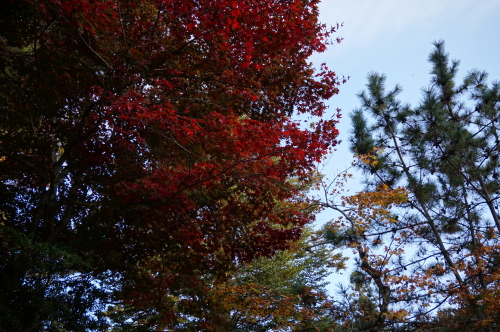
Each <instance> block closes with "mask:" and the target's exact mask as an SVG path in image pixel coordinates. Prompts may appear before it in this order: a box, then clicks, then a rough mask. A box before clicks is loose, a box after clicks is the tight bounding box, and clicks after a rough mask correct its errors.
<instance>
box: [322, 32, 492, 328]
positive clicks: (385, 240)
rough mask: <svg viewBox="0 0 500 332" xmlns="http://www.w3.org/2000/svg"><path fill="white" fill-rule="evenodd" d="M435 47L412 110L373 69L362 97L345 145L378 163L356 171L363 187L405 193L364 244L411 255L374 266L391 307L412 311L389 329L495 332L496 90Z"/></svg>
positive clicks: (440, 45) (371, 227) (362, 165)
mask: <svg viewBox="0 0 500 332" xmlns="http://www.w3.org/2000/svg"><path fill="white" fill-rule="evenodd" d="M434 47H435V48H434V50H433V51H432V52H431V54H430V56H429V62H430V63H431V64H432V70H431V82H430V84H429V86H428V87H427V88H424V89H423V90H422V93H423V95H422V99H421V101H420V103H419V104H418V105H417V106H416V107H410V106H409V105H405V104H402V103H401V102H400V101H399V100H398V99H397V95H398V93H399V92H400V91H401V87H400V86H399V85H397V86H396V87H395V88H394V89H393V90H390V91H386V89H385V80H386V77H385V76H384V75H381V74H378V73H375V72H372V73H370V74H369V75H368V84H367V89H368V91H367V92H362V93H360V94H359V98H360V101H361V107H360V108H358V109H356V110H354V112H353V113H352V115H351V119H352V122H353V130H352V134H353V135H352V137H351V139H350V142H351V149H352V151H353V152H355V153H356V154H358V155H362V156H365V157H364V158H367V157H366V156H376V158H377V162H375V163H373V162H364V163H359V165H358V166H359V167H360V168H362V169H363V170H364V172H365V173H364V174H365V180H366V183H367V185H368V190H370V191H373V190H375V191H380V186H381V185H383V186H385V187H386V188H389V189H396V188H397V187H398V186H402V187H405V188H406V189H407V190H408V191H409V193H410V195H409V201H408V203H406V204H403V206H402V207H403V208H402V210H401V211H400V212H399V213H396V215H395V217H394V218H393V220H392V222H385V224H383V227H382V228H380V226H377V227H379V228H378V229H377V231H376V232H375V229H374V227H375V226H376V225H377V223H378V221H377V220H374V219H372V220H371V224H370V225H369V226H367V227H366V228H364V229H363V230H362V231H360V232H361V233H362V236H363V237H362V239H364V240H363V241H364V243H371V244H382V245H385V246H386V252H387V248H388V247H389V248H391V246H392V243H393V242H391V241H400V243H402V244H403V245H404V246H405V249H406V251H407V254H405V255H403V254H398V255H396V256H397V259H396V258H394V259H392V260H388V261H387V262H386V263H384V264H385V268H384V269H382V268H380V269H379V271H380V272H381V273H382V279H383V280H385V284H384V285H388V286H389V287H390V291H391V292H390V294H391V295H390V303H389V306H390V307H392V308H402V307H404V308H405V310H407V312H408V315H405V316H404V317H402V318H401V320H400V321H399V324H400V325H394V326H399V328H403V327H404V328H405V329H410V330H412V329H413V330H416V329H419V328H422V327H423V326H427V327H428V328H431V327H432V326H436V327H437V326H440V327H441V328H445V326H446V328H448V329H450V328H451V329H455V328H458V327H459V329H460V330H462V329H464V328H474V329H475V330H477V331H496V330H497V329H498V324H500V316H499V314H498V313H499V312H500V304H499V302H498V296H499V295H500V287H499V281H500V273H499V272H500V269H499V267H500V254H499V249H500V243H499V241H498V234H499V232H500V219H499V215H498V200H499V198H500V183H499V182H498V176H499V174H500V164H499V153H500V137H499V135H500V126H499V119H500V112H499V107H500V104H499V102H500V83H499V82H494V83H492V84H491V85H488V82H487V77H488V75H487V73H486V72H483V71H479V70H472V71H470V72H469V73H468V74H467V76H466V77H465V79H464V80H463V82H462V83H458V80H457V78H456V76H457V71H458V66H459V61H456V60H452V61H450V59H449V56H448V53H446V52H445V48H444V42H443V41H438V42H435V43H434ZM375 151H376V152H375ZM375 188H379V189H377V190H376V189H375ZM388 220H389V219H388ZM384 230H385V231H384ZM330 236H331V235H330ZM375 239H377V241H375ZM363 241H362V242H363ZM361 266H362V265H361ZM361 271H362V273H364V274H365V275H368V273H367V271H366V269H361ZM368 279H370V276H368ZM402 284H404V285H405V286H404V288H401V285H402ZM377 287H378V288H379V289H378V290H379V294H382V293H381V292H382V289H380V287H379V284H377ZM450 317H451V318H450ZM393 323H398V321H397V320H396V321H393ZM378 329H379V330H380V326H379V328H378Z"/></svg>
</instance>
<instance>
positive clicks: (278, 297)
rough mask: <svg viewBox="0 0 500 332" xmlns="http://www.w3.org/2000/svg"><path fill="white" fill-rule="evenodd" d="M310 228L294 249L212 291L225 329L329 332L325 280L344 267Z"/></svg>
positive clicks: (259, 260)
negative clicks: (332, 272)
mask: <svg viewBox="0 0 500 332" xmlns="http://www.w3.org/2000/svg"><path fill="white" fill-rule="evenodd" d="M327 245H328V244H327V243H326V242H325V241H324V240H323V239H322V238H321V237H319V236H318V234H316V233H311V230H310V229H306V231H305V232H304V233H303V234H302V237H301V239H300V240H299V241H298V242H296V243H294V244H293V245H292V246H291V247H290V248H289V249H287V250H283V251H279V252H278V253H277V254H276V255H275V256H273V257H272V258H268V257H259V258H257V259H255V260H253V261H252V262H251V263H249V264H247V265H245V266H242V267H241V268H240V269H239V270H238V271H237V272H236V273H235V274H234V275H233V277H232V278H231V279H229V280H227V281H226V282H224V283H221V284H217V285H214V287H213V288H212V289H211V290H210V293H211V294H212V299H213V302H212V303H213V305H212V307H211V310H212V314H213V315H219V317H220V319H221V321H222V324H221V327H220V328H219V330H223V331H308V330H314V331H320V330H321V331H327V329H328V328H329V327H331V326H334V325H335V324H334V322H332V321H330V320H329V319H328V318H329V315H328V312H329V310H330V308H331V307H332V299H331V298H330V297H329V296H328V295H327V291H326V289H325V286H326V285H327V282H325V280H324V279H325V277H326V276H328V275H329V274H330V273H331V271H332V270H333V269H334V268H335V269H336V270H339V269H341V268H343V267H344V266H343V259H342V258H341V257H340V255H338V254H337V255H333V254H332V253H331V251H330V250H329V248H327Z"/></svg>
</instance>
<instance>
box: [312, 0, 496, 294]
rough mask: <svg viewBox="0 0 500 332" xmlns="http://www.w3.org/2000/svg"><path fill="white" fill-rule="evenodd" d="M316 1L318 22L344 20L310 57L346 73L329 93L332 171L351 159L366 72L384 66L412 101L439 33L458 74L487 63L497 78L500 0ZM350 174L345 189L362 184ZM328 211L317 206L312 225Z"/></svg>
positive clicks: (334, 278)
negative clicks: (353, 115) (334, 138)
mask: <svg viewBox="0 0 500 332" xmlns="http://www.w3.org/2000/svg"><path fill="white" fill-rule="evenodd" d="M319 9H320V20H321V22H322V23H325V24H327V25H332V26H336V25H337V23H339V24H342V23H343V26H342V27H341V28H340V29H339V30H338V31H337V34H336V35H335V36H333V37H334V39H335V38H336V37H337V36H338V37H342V38H343V41H342V42H341V43H340V44H336V43H335V44H333V45H331V46H330V47H329V49H328V50H327V51H326V52H324V53H321V54H316V55H314V56H313V57H312V59H311V60H312V61H313V63H314V64H318V65H319V64H320V63H322V62H325V63H326V64H327V66H328V67H329V68H330V69H331V70H333V71H335V72H336V73H337V75H339V76H340V77H342V76H345V77H347V76H350V79H349V80H348V82H347V83H346V84H344V85H342V86H340V92H339V94H338V95H336V96H334V97H332V98H331V99H330V100H329V101H328V105H329V107H330V110H331V115H333V114H334V110H335V109H337V108H340V109H341V110H342V115H343V118H342V119H341V121H340V123H339V125H338V129H339V131H340V139H341V140H342V141H343V142H342V143H341V144H340V145H338V146H337V151H335V152H334V154H333V155H332V156H331V158H330V160H329V162H328V164H327V165H326V167H325V169H324V173H325V174H326V175H327V176H328V177H330V178H331V177H333V176H334V175H335V174H336V173H338V172H339V171H342V170H344V169H345V168H347V167H348V166H349V165H350V163H351V161H352V154H351V153H350V152H349V148H348V137H349V131H350V120H349V113H350V112H351V111H352V110H353V109H354V108H356V107H359V101H358V98H357V97H356V94H357V93H359V92H361V91H362V90H364V89H365V84H366V82H367V80H366V76H367V74H368V73H369V72H371V71H376V72H379V73H384V74H385V75H386V76H387V81H386V89H392V88H393V87H394V86H395V85H396V84H400V85H402V87H403V91H402V92H401V94H400V95H399V96H400V100H401V101H403V102H404V103H410V105H412V106H415V105H416V104H417V103H418V101H419V100H420V97H421V88H422V87H425V86H427V85H428V84H429V81H430V75H429V71H430V69H431V67H430V64H429V63H428V61H427V58H428V55H429V53H430V52H431V50H432V49H433V46H432V43H433V42H434V41H437V40H441V39H442V40H444V41H445V49H446V51H447V52H449V53H450V59H457V60H460V67H459V72H458V75H457V78H458V79H459V80H462V79H463V78H464V77H465V76H466V74H467V72H468V71H469V70H472V69H480V70H485V71H487V72H488V73H489V82H491V81H495V80H500V19H499V18H498V17H499V14H500V1H499V0H412V1H410V0H348V1H340V0H323V2H322V3H321V4H320V6H319ZM355 176H356V177H357V178H356V179H354V180H353V181H351V182H349V183H348V187H349V188H350V190H351V192H355V191H359V190H362V185H361V184H360V175H355ZM334 217H335V215H334V214H333V213H331V212H328V211H327V212H323V213H321V214H320V215H319V216H318V217H317V225H321V224H323V223H324V222H326V221H328V220H329V219H332V218H334ZM347 275H348V274H344V278H339V277H338V276H336V275H333V276H332V277H331V278H330V281H331V282H332V285H333V284H337V283H338V281H342V282H345V281H346V280H347V279H346V278H345V277H347Z"/></svg>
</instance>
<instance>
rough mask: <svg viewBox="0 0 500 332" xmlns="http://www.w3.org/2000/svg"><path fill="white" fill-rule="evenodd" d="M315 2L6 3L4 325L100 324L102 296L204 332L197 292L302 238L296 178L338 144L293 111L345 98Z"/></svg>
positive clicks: (0, 152)
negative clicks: (191, 323)
mask: <svg viewBox="0 0 500 332" xmlns="http://www.w3.org/2000/svg"><path fill="white" fill-rule="evenodd" d="M317 4H318V1H317V0H294V1H288V0H287V1H280V0H277V1H250V0H239V1H236V0H231V1H216V2H213V1H208V0H198V1H194V0H164V1H161V0H155V1H153V0H146V1H140V2H137V1H126V0H125V1H107V0H100V1H93V0H70V1H59V0H14V1H8V2H3V3H2V4H1V8H0V11H1V12H2V13H3V14H2V15H1V17H0V31H1V32H0V34H1V35H0V45H1V46H0V86H1V87H2V89H1V92H0V100H1V102H0V107H1V110H0V144H1V145H0V178H1V181H0V216H1V219H2V221H1V226H0V247H1V258H0V267H1V275H0V292H2V294H3V295H4V296H3V297H2V299H1V300H0V310H1V311H2V312H3V314H2V317H1V322H0V326H2V327H1V328H0V329H3V330H18V331H22V330H30V331H36V330H42V329H46V330H58V329H66V330H72V331H84V330H88V329H98V330H99V329H100V330H103V329H104V328H105V327H106V326H109V319H111V318H109V317H105V316H103V315H100V314H96V315H89V314H88V312H89V311H93V312H99V311H100V310H103V309H105V308H106V307H107V306H108V305H110V304H112V305H116V306H122V307H123V308H127V310H130V311H131V312H132V313H131V315H132V316H134V317H137V319H138V322H141V324H140V326H139V325H138V326H134V327H132V328H134V329H135V328H137V329H138V330H139V329H145V330H148V329H156V330H161V329H167V328H175V327H176V326H177V324H179V320H180V319H181V318H182V317H181V316H182V315H184V314H189V315H192V317H198V318H200V320H199V322H200V325H199V326H198V329H199V330H209V329H211V324H212V322H211V321H209V320H204V319H203V315H204V308H206V305H207V303H208V302H207V301H208V300H209V299H208V298H207V296H206V291H207V290H208V289H209V288H210V287H211V286H212V285H214V284H216V283H217V282H219V281H222V280H225V279H227V278H229V277H230V276H231V274H232V273H234V270H235V269H236V267H237V266H238V264H242V263H247V262H250V261H252V260H253V259H255V258H257V257H270V256H272V255H273V254H274V253H275V252H276V251H277V250H285V249H287V248H288V247H289V246H290V245H291V243H293V241H296V240H298V239H299V238H300V234H301V230H302V228H303V226H304V225H305V224H307V223H308V222H309V221H310V220H311V219H312V218H313V215H311V214H308V213H304V212H303V211H302V209H301V202H300V200H301V199H300V198H297V194H298V190H297V188H296V186H294V184H293V183H292V181H291V179H296V180H298V181H303V182H308V181H310V180H311V179H312V178H313V176H314V175H313V173H312V171H313V169H314V165H315V163H317V162H318V161H320V160H321V159H322V157H323V156H324V155H325V154H326V153H327V152H328V150H329V148H330V147H331V146H333V145H335V144H336V136H337V130H336V129H335V123H336V119H331V120H320V121H318V122H316V124H315V125H314V126H313V127H311V128H309V129H304V128H302V127H301V125H300V123H298V122H296V121H293V120H291V118H290V116H291V115H292V114H293V113H294V112H299V113H305V114H309V115H311V116H322V115H323V114H324V111H325V109H326V106H325V105H324V100H325V99H328V98H329V97H331V96H332V95H333V94H335V93H337V91H338V90H337V85H338V84H339V82H338V79H337V77H336V76H335V74H334V73H333V72H332V71H330V70H329V69H328V68H327V67H326V66H324V65H323V66H322V67H321V68H319V69H318V70H315V69H314V68H313V67H312V65H311V64H310V63H309V62H308V61H307V59H308V57H309V56H310V55H311V54H312V53H313V52H322V51H324V50H325V47H326V44H327V40H328V38H329V37H330V36H331V33H332V32H334V31H335V29H333V28H332V29H326V27H325V26H323V25H321V24H320V23H319V22H318V9H317ZM283 206H286V208H283ZM179 299H180V300H181V303H179ZM180 312H181V313H182V315H181V314H179V313H180Z"/></svg>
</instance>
